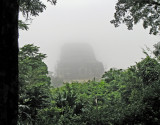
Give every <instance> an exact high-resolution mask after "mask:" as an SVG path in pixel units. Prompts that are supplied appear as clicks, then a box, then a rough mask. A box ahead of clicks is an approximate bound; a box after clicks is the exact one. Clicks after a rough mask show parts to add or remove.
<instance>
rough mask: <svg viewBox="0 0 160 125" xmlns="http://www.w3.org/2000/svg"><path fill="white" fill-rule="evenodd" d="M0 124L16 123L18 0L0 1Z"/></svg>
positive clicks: (9, 124)
mask: <svg viewBox="0 0 160 125" xmlns="http://www.w3.org/2000/svg"><path fill="white" fill-rule="evenodd" d="M0 8H1V11H0V17H1V19H0V24H1V25H0V38H1V40H0V59H1V62H0V86H1V87H0V124H1V125H17V112H18V8H19V7H18V1H17V0H1V1H0Z"/></svg>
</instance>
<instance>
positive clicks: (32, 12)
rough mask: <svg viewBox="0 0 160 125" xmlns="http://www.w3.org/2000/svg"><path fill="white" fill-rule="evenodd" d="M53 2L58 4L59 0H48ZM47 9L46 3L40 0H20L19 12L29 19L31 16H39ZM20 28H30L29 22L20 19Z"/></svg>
mask: <svg viewBox="0 0 160 125" xmlns="http://www.w3.org/2000/svg"><path fill="white" fill-rule="evenodd" d="M46 1H47V2H51V4H54V5H55V4H56V2H57V0H46ZM45 9H46V5H45V4H44V3H43V2H42V1H40V0H19V12H21V13H22V15H23V16H24V17H25V18H26V19H27V20H28V19H30V17H31V16H38V15H39V13H42V12H43V11H44V10H45ZM18 28H19V29H22V30H28V29H29V27H28V24H26V23H25V22H23V21H22V20H19V22H18Z"/></svg>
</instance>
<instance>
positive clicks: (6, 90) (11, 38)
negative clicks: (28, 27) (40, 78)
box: [0, 0, 55, 125]
mask: <svg viewBox="0 0 160 125" xmlns="http://www.w3.org/2000/svg"><path fill="white" fill-rule="evenodd" d="M23 1H24V0H23ZM33 1H34V3H36V2H38V1H39V0H25V2H26V3H28V7H29V6H30V3H31V2H33ZM47 1H49V0H47ZM51 1H52V0H51ZM53 2H55V0H53ZM0 8H1V11H0V17H1V20H0V24H1V25H0V38H1V41H0V58H1V63H0V83H1V88H0V102H1V104H0V124H1V125H17V112H18V13H19V3H18V0H1V2H0ZM33 10H34V8H33V9H32V11H33ZM26 12H27V10H26Z"/></svg>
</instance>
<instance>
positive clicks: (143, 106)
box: [18, 44, 160, 125]
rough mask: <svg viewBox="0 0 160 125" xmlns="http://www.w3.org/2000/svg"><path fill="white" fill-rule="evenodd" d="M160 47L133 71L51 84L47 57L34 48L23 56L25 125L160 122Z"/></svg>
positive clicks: (112, 71)
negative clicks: (45, 60) (96, 78)
mask: <svg viewBox="0 0 160 125" xmlns="http://www.w3.org/2000/svg"><path fill="white" fill-rule="evenodd" d="M158 49H159V47H158V44H157V45H155V51H154V54H155V56H154V57H151V56H150V55H148V54H147V53H146V52H145V53H146V58H144V59H142V60H141V61H140V62H138V63H136V65H134V66H131V67H129V68H128V69H125V70H122V69H114V68H112V69H110V70H109V71H107V72H105V73H104V75H103V78H102V80H101V81H99V82H97V81H94V80H93V81H88V82H86V83H83V84H81V83H71V84H65V85H64V86H62V87H59V88H53V87H51V86H50V78H49V77H48V75H47V74H48V70H47V66H46V64H45V63H44V62H43V59H44V58H45V57H46V55H45V54H42V53H39V48H38V47H36V46H34V45H32V44H29V45H25V46H24V47H22V48H21V49H20V54H19V73H20V91H19V98H20V100H19V121H18V123H19V124H20V125H28V124H29V125H124V124H130V125H131V124H137V125H146V124H149V125H151V124H160V63H159V51H158Z"/></svg>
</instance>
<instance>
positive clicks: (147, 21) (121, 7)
mask: <svg viewBox="0 0 160 125" xmlns="http://www.w3.org/2000/svg"><path fill="white" fill-rule="evenodd" d="M115 9H116V12H115V13H114V20H112V21H111V23H113V24H114V25H115V27H118V26H119V24H121V23H125V24H126V26H127V27H128V29H129V30H131V29H132V28H133V25H134V24H137V23H138V22H140V21H142V22H143V27H144V28H145V29H146V28H150V34H154V35H156V34H157V33H158V32H159V25H160V21H159V19H160V18H159V15H160V1H159V0H118V2H117V4H116V6H115Z"/></svg>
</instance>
